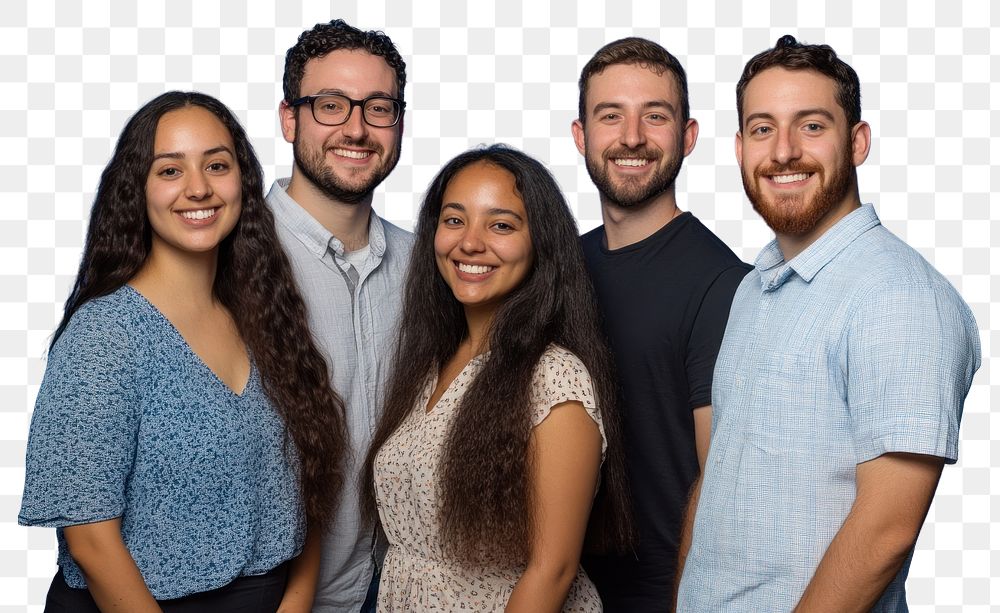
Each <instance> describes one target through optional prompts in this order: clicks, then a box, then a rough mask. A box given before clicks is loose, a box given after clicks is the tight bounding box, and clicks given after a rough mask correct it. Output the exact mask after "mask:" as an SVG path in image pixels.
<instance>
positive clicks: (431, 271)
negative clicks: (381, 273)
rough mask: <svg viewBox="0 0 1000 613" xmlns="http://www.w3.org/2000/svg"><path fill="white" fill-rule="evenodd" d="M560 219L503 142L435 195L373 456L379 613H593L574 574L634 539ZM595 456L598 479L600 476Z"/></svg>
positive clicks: (603, 357) (562, 214)
mask: <svg viewBox="0 0 1000 613" xmlns="http://www.w3.org/2000/svg"><path fill="white" fill-rule="evenodd" d="M600 329H601V328H600V326H599V324H598V315H597V309H596V306H595V302H594V298H593V290H592V288H591V286H590V281H589V279H588V277H587V274H586V271H585V269H584V264H583V257H582V254H581V251H580V246H579V238H578V236H577V230H576V224H575V222H574V220H573V216H572V214H571V213H570V211H569V208H568V207H567V205H566V201H565V200H564V198H563V196H562V194H561V193H560V191H559V188H558V186H557V185H556V182H555V180H554V179H553V178H552V176H551V175H550V174H549V172H548V171H547V170H545V168H544V167H543V166H542V165H541V164H540V163H539V162H537V161H536V160H534V159H532V158H530V157H529V156H527V155H525V154H524V153H521V152H519V151H516V150H514V149H510V148H508V147H505V146H502V145H494V146H491V147H488V148H481V149H474V150H471V151H468V152H465V153H463V154H461V155H459V156H458V157H457V158H455V159H454V160H452V161H451V162H449V163H448V164H447V165H446V166H445V167H444V168H443V169H442V170H441V172H440V173H439V174H438V176H437V177H436V178H435V179H434V180H433V181H432V183H431V185H430V188H429V190H428V193H427V195H426V197H425V199H424V202H423V206H422V208H421V210H420V213H419V216H418V220H417V224H416V243H415V246H414V251H413V256H412V259H411V264H410V269H409V271H408V278H407V285H406V290H405V296H404V304H403V320H402V328H401V331H400V340H399V345H398V348H397V353H396V358H395V364H394V369H395V370H394V373H393V376H392V379H391V383H390V387H389V390H388V395H387V400H386V406H385V409H384V413H383V417H382V420H381V422H380V423H379V426H378V428H377V430H376V432H375V437H374V442H373V444H372V448H371V451H370V452H369V455H368V462H367V464H366V467H367V471H368V474H367V477H366V479H365V483H366V484H367V487H368V492H367V512H368V513H369V514H371V515H375V514H376V513H377V514H378V516H379V518H380V520H381V525H382V528H383V530H384V533H385V535H386V537H387V539H388V542H389V549H388V552H387V554H386V560H385V566H384V569H383V571H382V580H381V586H380V592H379V599H378V608H379V610H380V611H423V610H447V611H451V610H459V609H462V610H465V609H468V610H477V611H493V610H504V609H506V610H507V611H512V612H513V611H532V612H538V611H560V610H562V611H599V610H600V608H601V602H600V599H599V597H598V595H597V592H596V590H595V588H594V586H593V584H592V583H591V582H590V580H589V579H588V578H587V576H586V574H585V573H584V572H583V570H582V569H581V568H580V564H579V559H580V552H581V549H582V548H583V546H584V540H585V536H586V535H587V524H588V516H589V515H590V512H591V507H592V503H593V501H594V493H595V491H596V489H597V486H598V481H599V477H598V475H601V479H602V490H603V493H602V496H601V498H600V500H601V502H602V506H603V507H604V508H603V509H601V510H602V512H601V513H599V514H598V515H596V516H595V521H594V522H591V523H592V528H593V530H592V531H591V535H590V537H591V541H592V544H593V545H594V546H595V547H603V548H605V549H607V548H615V549H619V550H621V549H624V548H626V547H627V546H628V544H629V542H630V538H631V528H630V520H629V513H628V510H627V506H628V505H627V502H626V500H627V497H626V492H625V483H624V477H623V474H624V472H623V461H622V450H621V447H620V445H619V443H620V434H619V421H618V414H617V411H616V404H615V393H616V392H615V388H614V384H613V382H612V376H611V364H610V362H609V356H608V351H607V348H606V346H605V343H604V340H603V337H602V335H601V332H600ZM602 458H603V466H604V470H603V473H602V472H601V464H602Z"/></svg>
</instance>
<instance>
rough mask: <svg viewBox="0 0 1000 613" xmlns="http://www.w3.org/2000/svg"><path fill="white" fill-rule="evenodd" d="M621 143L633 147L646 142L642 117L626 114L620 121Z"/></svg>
mask: <svg viewBox="0 0 1000 613" xmlns="http://www.w3.org/2000/svg"><path fill="white" fill-rule="evenodd" d="M620 140H621V144H622V145H624V146H626V147H628V148H629V149H635V148H636V147H640V146H642V145H644V144H645V143H646V133H645V131H644V130H643V125H642V118H641V117H639V116H627V117H625V118H624V120H623V121H622V132H621V138H620Z"/></svg>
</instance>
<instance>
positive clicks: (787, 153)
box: [771, 128, 802, 164]
mask: <svg viewBox="0 0 1000 613" xmlns="http://www.w3.org/2000/svg"><path fill="white" fill-rule="evenodd" d="M801 155H802V148H801V143H800V142H799V136H798V133H797V132H796V131H795V130H789V129H782V128H779V129H778V134H777V138H775V140H774V150H773V151H772V152H771V157H772V159H773V160H774V161H775V162H776V163H778V164H787V163H789V162H791V161H792V160H797V159H799V157H800V156H801Z"/></svg>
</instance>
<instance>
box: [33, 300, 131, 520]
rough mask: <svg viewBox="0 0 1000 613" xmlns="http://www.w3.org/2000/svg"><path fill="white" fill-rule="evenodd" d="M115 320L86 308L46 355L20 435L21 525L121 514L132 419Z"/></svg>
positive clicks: (124, 342)
mask: <svg viewBox="0 0 1000 613" xmlns="http://www.w3.org/2000/svg"><path fill="white" fill-rule="evenodd" d="M121 320H122V318H121V317H117V316H116V315H115V313H114V309H110V308H104V307H101V306H96V305H95V304H94V303H88V304H86V305H84V307H82V308H81V309H80V310H79V311H77V313H75V314H74V316H73V318H72V320H71V321H70V323H69V325H68V326H67V327H66V329H65V331H64V332H63V334H62V335H61V336H60V337H59V339H58V341H57V342H56V343H55V345H54V346H53V347H52V349H51V351H50V352H49V358H48V364H47V366H46V370H45V376H44V378H43V380H42V385H41V388H40V390H39V392H38V398H37V401H36V402H35V410H34V412H33V414H32V416H31V429H30V432H29V435H28V446H27V457H26V461H25V484H24V497H23V500H22V504H21V512H20V514H19V516H18V521H19V523H21V524H23V525H33V526H49V527H63V526H68V525H74V524H81V523H91V522H95V521H102V520H106V519H111V518H114V517H118V516H120V515H121V514H122V512H123V510H124V499H125V496H124V493H125V485H126V481H127V479H128V476H129V473H130V471H131V468H132V463H133V458H134V453H135V441H136V432H137V428H138V418H137V407H136V402H135V398H134V396H135V394H134V380H133V376H132V374H131V373H132V370H133V368H134V360H132V359H131V358H130V355H129V343H128V334H127V333H126V330H125V325H124V324H123V323H122V321H121Z"/></svg>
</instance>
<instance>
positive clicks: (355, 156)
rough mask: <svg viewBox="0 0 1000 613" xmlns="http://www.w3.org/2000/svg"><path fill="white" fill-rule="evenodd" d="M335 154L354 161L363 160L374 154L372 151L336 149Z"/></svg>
mask: <svg viewBox="0 0 1000 613" xmlns="http://www.w3.org/2000/svg"><path fill="white" fill-rule="evenodd" d="M333 153H334V155H339V156H341V157H345V158H351V159H352V160H363V159H365V158H367V157H369V156H370V155H371V154H372V152H371V151H354V150H352V149H334V150H333Z"/></svg>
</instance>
